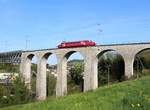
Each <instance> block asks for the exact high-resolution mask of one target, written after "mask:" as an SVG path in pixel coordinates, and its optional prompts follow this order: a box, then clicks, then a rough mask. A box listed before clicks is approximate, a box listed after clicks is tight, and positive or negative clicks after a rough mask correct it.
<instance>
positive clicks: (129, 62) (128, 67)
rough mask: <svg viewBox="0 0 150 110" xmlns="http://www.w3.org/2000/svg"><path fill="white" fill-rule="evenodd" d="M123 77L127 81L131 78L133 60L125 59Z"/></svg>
mask: <svg viewBox="0 0 150 110" xmlns="http://www.w3.org/2000/svg"><path fill="white" fill-rule="evenodd" d="M124 62H125V77H126V78H127V79H129V78H131V77H132V76H133V74H134V73H133V63H134V58H125V60H124Z"/></svg>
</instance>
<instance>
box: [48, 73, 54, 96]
mask: <svg viewBox="0 0 150 110" xmlns="http://www.w3.org/2000/svg"><path fill="white" fill-rule="evenodd" d="M55 94H56V77H55V76H54V75H52V74H50V73H47V96H55Z"/></svg>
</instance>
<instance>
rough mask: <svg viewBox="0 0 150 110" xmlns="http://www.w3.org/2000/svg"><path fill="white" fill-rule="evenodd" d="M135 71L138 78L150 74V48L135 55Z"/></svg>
mask: <svg viewBox="0 0 150 110" xmlns="http://www.w3.org/2000/svg"><path fill="white" fill-rule="evenodd" d="M133 71H134V77H136V78H139V77H141V76H143V75H146V74H149V73H150V48H146V49H143V50H141V51H139V52H138V53H137V54H136V55H135V57H134V63H133Z"/></svg>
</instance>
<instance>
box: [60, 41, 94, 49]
mask: <svg viewBox="0 0 150 110" xmlns="http://www.w3.org/2000/svg"><path fill="white" fill-rule="evenodd" d="M94 45H96V43H95V42H93V41H91V40H82V41H73V42H62V43H61V44H60V45H58V48H69V47H84V46H94Z"/></svg>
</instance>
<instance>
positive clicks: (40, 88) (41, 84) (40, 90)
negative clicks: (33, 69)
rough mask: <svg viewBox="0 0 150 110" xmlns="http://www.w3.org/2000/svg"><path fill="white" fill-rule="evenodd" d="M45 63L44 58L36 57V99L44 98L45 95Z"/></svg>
mask: <svg viewBox="0 0 150 110" xmlns="http://www.w3.org/2000/svg"><path fill="white" fill-rule="evenodd" d="M46 63H47V60H46V59H45V58H38V62H37V76H36V78H37V80H36V98H37V100H45V99H46V96H47V88H46V85H47V83H46Z"/></svg>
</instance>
